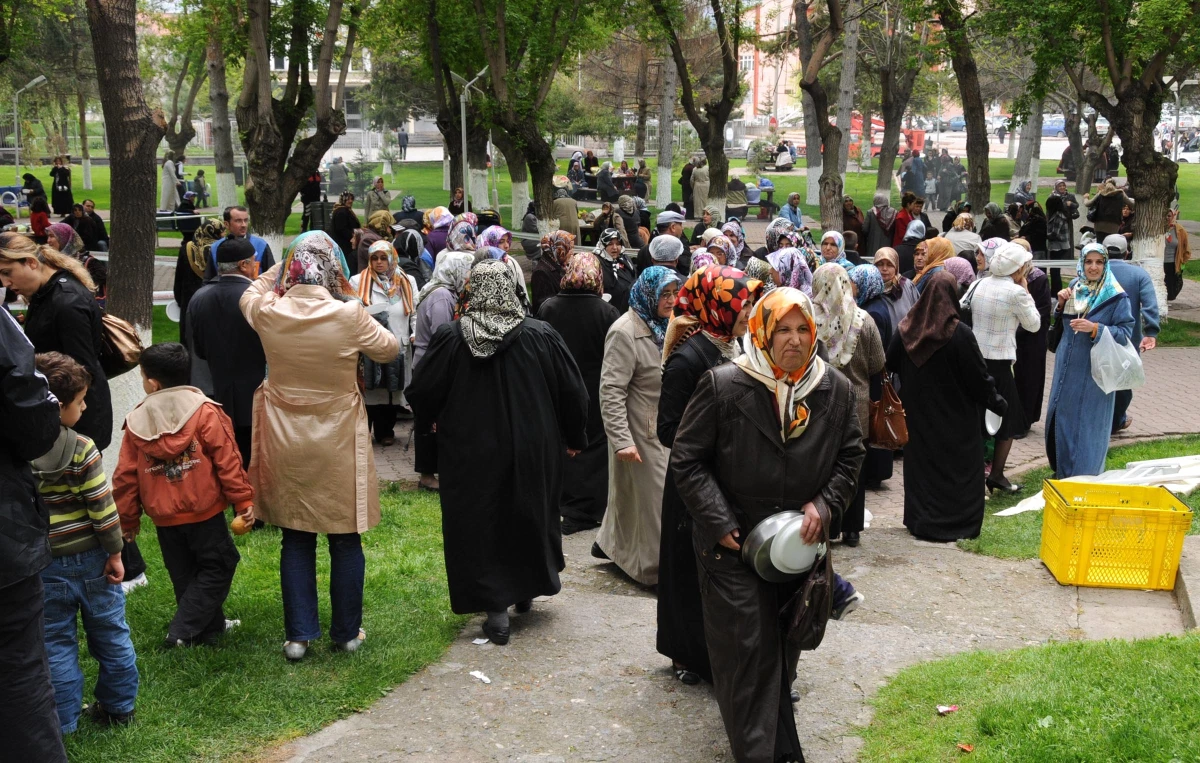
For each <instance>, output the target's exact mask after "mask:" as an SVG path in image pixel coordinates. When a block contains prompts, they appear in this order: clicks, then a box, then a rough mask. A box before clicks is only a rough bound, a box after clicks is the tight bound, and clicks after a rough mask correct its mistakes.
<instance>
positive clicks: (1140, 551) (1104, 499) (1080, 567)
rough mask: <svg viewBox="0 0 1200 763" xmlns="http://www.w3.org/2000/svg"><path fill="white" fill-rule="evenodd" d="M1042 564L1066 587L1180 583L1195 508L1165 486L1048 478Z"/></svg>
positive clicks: (1169, 585) (1155, 586)
mask: <svg viewBox="0 0 1200 763" xmlns="http://www.w3.org/2000/svg"><path fill="white" fill-rule="evenodd" d="M1042 494H1043V495H1044V496H1045V498H1046V509H1045V511H1044V513H1043V516H1042V550H1041V557H1042V561H1043V562H1044V563H1045V564H1046V567H1047V568H1049V570H1050V572H1051V573H1053V575H1054V577H1055V578H1056V579H1057V580H1058V582H1059V583H1062V584H1063V585H1078V586H1095V587H1099V588H1142V589H1146V588H1150V589H1159V590H1167V589H1171V588H1174V587H1175V573H1176V571H1177V570H1178V569H1179V556H1180V554H1181V553H1182V552H1183V538H1184V536H1185V535H1187V531H1188V528H1189V527H1190V526H1191V524H1192V510H1191V509H1189V508H1188V506H1187V504H1185V503H1184V502H1183V501H1180V500H1179V499H1178V498H1176V497H1175V496H1174V495H1173V494H1172V493H1171V491H1170V490H1167V489H1166V488H1165V487H1140V486H1134V485H1098V484H1094V483H1090V482H1070V481H1067V480H1046V481H1045V484H1044V486H1043V488H1042Z"/></svg>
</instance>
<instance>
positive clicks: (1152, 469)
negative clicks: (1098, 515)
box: [993, 456, 1200, 517]
mask: <svg viewBox="0 0 1200 763" xmlns="http://www.w3.org/2000/svg"><path fill="white" fill-rule="evenodd" d="M1070 481H1071V482H1096V483H1102V484H1106V485H1141V486H1157V485H1161V486H1162V487H1165V488H1166V489H1167V490H1170V491H1171V492H1172V493H1177V494H1179V495H1187V494H1188V493H1190V492H1192V491H1193V490H1195V489H1196V488H1197V487H1200V456H1176V457H1172V458H1158V459H1154V460H1152V461H1131V462H1130V463H1129V464H1128V466H1126V467H1125V468H1124V469H1110V470H1108V471H1106V472H1104V473H1102V474H1098V475H1095V476H1091V475H1080V476H1078V477H1072V478H1071V479H1070ZM1044 508H1046V499H1045V498H1044V497H1043V496H1042V493H1041V491H1038V492H1037V493H1035V494H1034V495H1031V496H1029V497H1028V498H1026V499H1025V500H1023V501H1021V502H1020V503H1018V504H1017V505H1016V506H1013V507H1011V508H1008V509H1004V510H1003V511H997V512H996V513H995V514H994V515H993V516H997V517H1011V516H1015V515H1017V514H1024V513H1025V512H1027V511H1041V510H1042V509H1044Z"/></svg>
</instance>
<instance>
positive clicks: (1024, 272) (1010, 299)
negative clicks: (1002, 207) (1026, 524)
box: [970, 242, 1112, 493]
mask: <svg viewBox="0 0 1200 763" xmlns="http://www.w3.org/2000/svg"><path fill="white" fill-rule="evenodd" d="M1031 259H1032V256H1031V255H1030V254H1029V252H1027V251H1026V250H1025V249H1024V247H1022V246H1020V245H1019V244H1015V243H1012V242H1009V243H1007V244H1005V245H1004V246H1002V247H1000V248H999V249H997V250H996V253H995V254H994V255H993V256H992V258H991V260H990V261H989V263H988V265H989V267H988V271H989V273H990V275H989V276H988V277H987V278H984V279H982V280H981V281H980V282H979V285H978V286H976V287H974V288H973V289H972V290H971V297H970V300H971V324H972V326H971V327H972V330H973V331H974V332H975V339H976V340H977V341H978V343H979V350H980V352H981V353H982V354H983V359H984V361H985V362H986V363H987V369H988V373H989V374H991V375H992V378H993V379H995V382H996V392H997V394H999V395H1000V397H1002V398H1004V400H1005V401H1006V402H1007V403H1008V411H1007V413H1005V414H1004V420H1003V421H1002V422H1001V424H1000V429H999V431H997V432H996V434H995V444H996V449H995V454H994V456H993V457H992V470H991V473H990V474H989V476H988V479H987V487H988V489H989V490H1000V491H1004V492H1012V493H1016V492H1019V491H1020V490H1021V486H1020V485H1014V484H1012V483H1011V482H1009V481H1008V478H1007V477H1005V476H1004V468H1005V466H1006V465H1007V463H1008V453H1009V451H1010V450H1011V449H1012V441H1013V438H1014V437H1019V436H1021V435H1024V434H1025V432H1026V431H1027V430H1028V429H1029V424H1028V422H1027V421H1026V419H1025V410H1024V408H1023V407H1022V406H1021V398H1020V396H1019V395H1018V394H1017V385H1016V381H1015V378H1014V376H1013V362H1014V361H1015V360H1016V359H1017V328H1018V327H1019V328H1023V329H1025V330H1026V331H1038V330H1039V328H1040V326H1041V322H1042V319H1041V316H1040V315H1039V314H1038V309H1037V305H1035V304H1034V302H1033V297H1031V296H1030V295H1029V286H1028V284H1027V282H1026V276H1028V275H1029V270H1030V267H1031V265H1030V264H1029V262H1030V260H1031ZM1111 421H1112V420H1111V419H1109V422H1110V423H1111Z"/></svg>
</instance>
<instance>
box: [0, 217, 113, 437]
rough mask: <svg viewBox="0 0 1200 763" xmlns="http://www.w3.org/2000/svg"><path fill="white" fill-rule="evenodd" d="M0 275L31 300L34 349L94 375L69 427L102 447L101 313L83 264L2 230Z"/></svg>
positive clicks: (105, 411)
mask: <svg viewBox="0 0 1200 763" xmlns="http://www.w3.org/2000/svg"><path fill="white" fill-rule="evenodd" d="M0 274H3V276H4V280H5V281H6V282H7V283H9V284H10V288H11V289H12V290H13V291H15V292H16V293H17V294H19V295H21V296H22V297H24V298H25V301H26V302H28V303H29V310H28V312H27V313H26V314H25V336H27V337H29V341H30V342H31V343H32V344H33V347H34V349H36V350H37V351H38V352H61V353H63V354H64V355H69V356H70V357H72V358H74V359H75V360H76V361H78V362H79V364H80V365H82V366H83V367H84V368H86V369H87V370H88V373H90V374H91V375H92V383H91V385H90V386H89V387H88V391H87V395H86V396H85V397H84V402H85V403H86V404H87V410H85V411H84V412H83V416H82V417H81V418H80V419H79V423H77V424H76V425H75V426H74V427H73V429H74V430H75V431H76V432H78V433H79V434H81V435H84V436H85V437H89V438H91V439H92V440H93V441H94V442H95V443H96V447H97V448H98V449H100V450H104V449H105V448H107V447H108V445H109V443H110V442H111V441H112V424H113V413H112V398H111V396H110V394H109V391H108V377H107V376H105V375H104V369H103V368H101V366H100V337H101V327H100V315H101V313H100V307H99V306H98V305H97V304H96V295H95V294H94V292H93V289H94V288H95V284H94V283H93V282H92V278H91V276H89V275H88V272H87V269H86V268H84V266H83V264H82V263H80V262H79V261H78V260H76V259H75V258H74V257H70V256H68V255H65V254H62V253H61V252H58V251H55V250H54V249H51V248H50V247H48V246H41V247H39V246H37V245H36V244H34V243H33V242H32V241H30V240H29V237H27V236H22V235H21V234H19V233H0Z"/></svg>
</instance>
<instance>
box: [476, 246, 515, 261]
mask: <svg viewBox="0 0 1200 763" xmlns="http://www.w3.org/2000/svg"><path fill="white" fill-rule="evenodd" d="M475 254H476V255H478V256H479V257H480V258H481V259H487V260H507V259H508V252H506V251H504V250H503V249H501V248H500V247H498V246H481V247H479V248H478V249H476V250H475Z"/></svg>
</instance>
